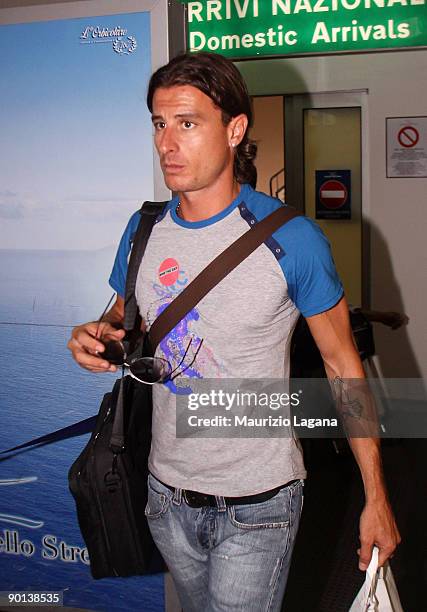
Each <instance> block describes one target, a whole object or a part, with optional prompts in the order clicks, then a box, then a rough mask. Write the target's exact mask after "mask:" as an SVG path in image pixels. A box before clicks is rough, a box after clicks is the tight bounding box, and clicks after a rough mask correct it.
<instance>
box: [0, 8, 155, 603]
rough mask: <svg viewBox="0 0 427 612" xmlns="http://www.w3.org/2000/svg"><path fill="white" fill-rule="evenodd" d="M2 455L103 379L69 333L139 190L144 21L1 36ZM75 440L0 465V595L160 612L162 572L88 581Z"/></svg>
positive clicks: (98, 291)
mask: <svg viewBox="0 0 427 612" xmlns="http://www.w3.org/2000/svg"><path fill="white" fill-rule="evenodd" d="M0 48H1V49H0V51H1V57H2V73H3V78H2V80H1V84H0V89H1V92H0V93H1V99H2V101H3V104H2V105H1V107H0V122H1V133H2V153H1V164H0V218H1V222H0V258H1V263H0V282H1V292H0V328H1V351H0V360H1V363H0V368H1V371H2V385H1V387H0V410H1V416H2V427H1V429H0V450H1V449H4V448H8V447H11V446H14V445H16V444H20V443H22V442H25V441H27V440H30V439H32V438H34V437H37V436H41V435H43V434H45V433H48V432H50V431H52V430H55V429H59V428H61V427H65V426H66V425H70V424H72V423H74V422H76V421H79V420H81V419H84V418H87V417H89V416H92V415H93V414H95V413H96V412H97V410H98V406H99V403H100V399H101V397H102V395H103V393H104V392H105V391H107V390H109V389H110V388H111V387H112V384H113V381H114V375H112V374H108V375H105V376H96V375H92V374H90V373H87V372H84V371H83V370H80V369H79V368H78V367H77V366H76V365H75V364H74V363H73V362H72V359H71V357H70V355H69V354H68V351H67V350H66V347H65V345H66V341H67V338H68V336H69V333H70V328H71V326H73V325H75V324H77V323H79V322H83V321H87V320H92V319H94V318H96V317H97V316H98V315H99V314H100V312H101V311H102V309H103V307H104V305H105V303H106V302H107V300H108V298H109V297H110V293H111V290H110V289H109V287H108V276H109V273H110V270H111V266H112V263H113V258H114V254H115V248H116V245H117V243H118V240H119V238H120V235H121V232H122V230H123V228H124V226H125V224H126V222H127V220H128V218H129V216H130V214H131V213H132V212H134V211H135V210H136V209H137V208H138V207H139V206H140V204H141V202H142V201H143V200H144V199H152V197H153V171H152V167H153V159H152V146H151V139H152V134H151V131H152V129H151V122H150V117H149V114H148V111H147V109H146V107H145V94H146V87H147V82H148V79H149V75H150V71H151V60H150V49H151V46H150V15H149V13H135V14H124V15H114V16H111V17H93V18H84V19H69V20H61V21H49V22H36V23H27V24H19V25H7V26H2V27H1V37H0ZM86 441H87V435H85V436H81V437H77V438H73V439H70V440H66V441H64V442H60V443H57V444H52V445H48V446H44V447H41V448H36V449H33V450H30V451H27V452H19V453H16V454H14V455H12V456H7V457H6V459H4V458H3V459H2V460H1V461H0V576H1V578H0V591H10V590H20V591H31V590H33V591H34V590H35V591H43V590H49V591H63V594H64V605H66V606H70V607H78V608H85V609H89V610H107V609H108V610H109V612H119V611H129V610H136V609H139V610H142V609H143V610H144V611H146V612H148V611H151V610H152V611H158V610H163V608H164V602H163V598H164V595H163V576H161V575H156V576H151V577H136V578H130V579H108V580H101V581H94V580H93V579H92V578H91V576H90V572H89V567H88V565H87V553H86V551H85V546H84V542H83V540H82V537H81V535H80V532H79V530H78V527H77V522H76V515H75V509H74V501H73V499H72V497H71V495H70V493H69V491H68V483H67V471H68V468H69V466H70V464H71V463H72V461H73V460H74V459H75V458H76V456H77V455H78V453H79V452H80V450H81V449H82V447H83V446H84V444H85V443H86Z"/></svg>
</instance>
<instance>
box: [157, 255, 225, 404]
mask: <svg viewBox="0 0 427 612" xmlns="http://www.w3.org/2000/svg"><path fill="white" fill-rule="evenodd" d="M189 282H190V281H189V279H188V276H187V274H186V272H185V270H182V269H181V267H180V265H179V263H178V261H177V260H176V259H174V258H172V257H168V258H166V259H164V260H163V261H162V263H161V264H160V266H159V268H158V272H157V279H156V282H154V283H153V285H152V287H153V289H154V291H155V293H156V294H157V295H158V296H159V299H158V300H156V301H155V302H152V303H151V304H150V306H149V308H148V312H147V323H148V325H149V326H151V325H152V323H153V321H154V320H155V319H156V318H157V317H158V316H159V315H160V313H161V312H163V310H165V308H166V307H167V306H168V305H169V304H170V303H171V302H172V301H173V299H174V298H175V297H176V296H177V295H178V294H179V293H181V291H182V290H183V289H184V287H185V286H186V285H187V284H188V283H189ZM199 319H200V313H199V311H198V309H197V308H193V309H192V310H190V312H188V313H187V314H186V315H185V317H184V318H183V319H182V320H181V321H180V322H179V323H178V325H176V326H175V327H174V328H173V330H172V331H171V332H170V333H169V334H168V335H167V336H166V337H165V338H164V339H163V340H162V341H161V342H160V344H159V348H160V351H161V352H162V357H163V358H164V359H167V360H168V361H169V363H170V364H171V366H172V369H175V368H177V371H176V372H175V374H177V373H179V372H182V371H183V370H184V369H185V372H184V373H183V376H182V377H178V378H176V379H175V380H170V381H168V382H167V383H165V384H166V386H167V387H168V388H169V390H170V391H171V392H172V393H175V394H176V395H187V394H189V393H191V387H190V386H189V385H188V384H186V381H185V379H188V378H205V377H206V376H209V377H212V378H218V377H220V372H221V368H220V366H219V364H218V363H217V361H216V359H215V358H214V355H213V351H212V350H211V349H210V348H209V347H208V346H207V345H206V340H205V339H203V338H201V337H200V336H199V335H198V334H197V331H196V330H195V329H194V327H195V326H194V323H195V322H197V321H199ZM196 328H197V326H196ZM201 342H203V344H202V346H201V348H200V351H199V352H198V354H197V357H196V360H195V361H194V363H193V364H191V366H190V367H188V365H189V363H191V361H192V360H193V358H194V355H195V353H196V351H197V349H198V348H199V346H200V343H201Z"/></svg>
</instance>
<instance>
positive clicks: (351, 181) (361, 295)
mask: <svg viewBox="0 0 427 612" xmlns="http://www.w3.org/2000/svg"><path fill="white" fill-rule="evenodd" d="M366 96H367V92H365V91H363V92H362V91H356V92H337V93H321V94H301V95H299V94H298V95H290V96H288V95H284V96H277V95H276V96H257V97H254V98H253V104H254V114H255V122H254V127H253V129H252V138H254V139H255V140H256V141H257V143H258V157H257V169H258V175H259V180H258V189H260V190H261V191H265V192H266V193H271V195H273V196H275V197H279V198H280V199H282V200H286V202H287V203H288V204H290V205H292V206H295V207H296V208H297V209H299V210H301V211H302V212H304V214H305V215H307V216H308V217H311V218H313V219H315V220H316V222H317V223H318V224H319V225H320V227H321V228H322V230H323V231H324V233H325V234H326V235H327V237H328V239H329V241H330V243H331V246H332V251H333V254H334V259H335V263H336V266H337V269H338V272H339V274H340V277H341V279H342V281H343V284H344V288H345V292H346V296H347V299H348V301H349V302H350V303H351V304H354V305H366V304H367V303H368V302H369V295H368V293H369V292H368V283H367V279H368V278H369V274H368V272H369V270H368V269H367V262H368V252H367V246H368V240H367V236H366V231H364V228H363V215H362V200H363V201H364V202H365V198H364V193H363V191H364V190H363V186H362V185H363V183H362V166H364V165H365V164H366V163H367V162H366V158H367V153H366V152H364V151H363V150H362V149H363V147H364V146H365V143H364V142H363V139H362V133H363V122H364V120H365V115H366V113H365V108H366Z"/></svg>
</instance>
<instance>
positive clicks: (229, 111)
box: [147, 53, 257, 187]
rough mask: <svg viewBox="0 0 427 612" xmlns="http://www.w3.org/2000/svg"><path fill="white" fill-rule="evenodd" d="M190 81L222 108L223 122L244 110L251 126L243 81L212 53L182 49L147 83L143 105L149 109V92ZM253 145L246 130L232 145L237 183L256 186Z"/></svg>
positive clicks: (250, 109)
mask: <svg viewBox="0 0 427 612" xmlns="http://www.w3.org/2000/svg"><path fill="white" fill-rule="evenodd" d="M175 85H192V86H193V87H197V89H200V91H201V92H203V93H204V94H206V95H207V96H209V98H211V100H212V101H213V102H214V104H215V106H217V107H218V108H220V109H221V111H222V121H223V123H224V125H227V124H228V123H229V122H230V121H231V119H232V118H233V117H236V116H237V115H240V114H242V113H243V114H245V115H246V116H247V118H248V122H249V127H251V126H252V107H251V100H250V97H249V93H248V90H247V87H246V83H245V81H244V80H243V77H242V75H241V74H240V72H239V71H238V70H237V68H236V66H235V65H234V64H233V62H231V61H230V60H228V59H226V58H225V57H223V56H222V55H218V54H216V53H184V54H183V55H179V56H178V57H175V58H173V59H172V60H171V61H170V62H169V63H168V64H166V65H165V66H162V67H161V68H159V69H158V70H157V71H156V72H155V73H154V74H153V76H152V77H151V79H150V83H149V85H148V93H147V106H148V108H149V110H150V112H152V111H153V96H154V93H155V91H156V89H158V88H159V87H173V86H175ZM256 152H257V145H256V143H255V142H254V141H252V140H250V139H249V137H248V135H247V132H246V134H245V136H244V138H243V140H242V142H241V143H240V144H239V145H238V147H236V154H235V158H234V176H235V178H236V180H237V181H238V182H239V183H249V184H250V185H252V187H255V186H256V180H257V171H256V167H255V165H254V159H255V157H256Z"/></svg>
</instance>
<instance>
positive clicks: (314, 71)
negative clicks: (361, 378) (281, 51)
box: [238, 50, 427, 378]
mask: <svg viewBox="0 0 427 612" xmlns="http://www.w3.org/2000/svg"><path fill="white" fill-rule="evenodd" d="M238 67H239V69H240V70H241V72H242V73H243V75H244V76H245V78H246V80H247V82H248V85H249V89H250V93H251V94H253V95H261V94H264V95H268V94H279V93H288V94H289V93H306V92H309V93H315V92H333V91H348V90H357V89H359V90H368V108H367V111H366V116H365V118H364V119H365V122H366V123H365V125H366V126H367V130H366V134H364V137H365V138H366V139H367V150H368V154H367V157H368V159H365V160H364V166H365V173H364V175H363V177H362V181H363V182H364V187H365V190H364V192H365V198H364V201H363V211H364V215H365V219H366V220H367V221H368V225H369V226H370V231H371V240H370V246H371V258H370V270H371V272H370V276H371V279H370V280H371V283H370V285H371V304H370V306H371V308H373V309H381V310H398V311H402V310H403V311H404V312H406V313H407V315H408V316H409V317H410V323H409V326H408V327H407V328H404V329H401V330H397V331H390V330H388V329H386V328H382V327H383V326H381V325H378V324H377V325H376V328H375V330H376V341H377V349H378V352H379V354H380V358H381V364H382V367H383V370H384V373H385V374H386V375H387V376H396V377H417V376H422V377H424V378H427V341H426V340H427V332H426V319H427V286H426V285H427V283H426V281H427V274H426V270H427V239H426V230H427V178H412V179H408V178H407V179H395V178H394V179H391V178H386V155H385V119H386V117H393V116H403V117H404V116H408V117H409V116H416V115H427V51H426V50H418V51H403V52H389V53H370V54H357V55H356V54H354V55H335V56H331V57H305V58H291V59H274V60H261V61H258V62H256V61H248V62H240V63H239V64H238Z"/></svg>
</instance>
